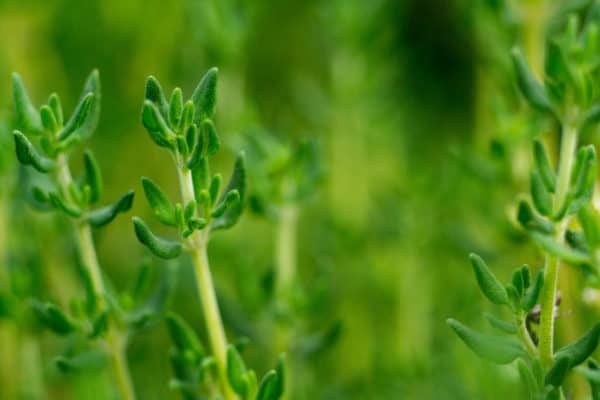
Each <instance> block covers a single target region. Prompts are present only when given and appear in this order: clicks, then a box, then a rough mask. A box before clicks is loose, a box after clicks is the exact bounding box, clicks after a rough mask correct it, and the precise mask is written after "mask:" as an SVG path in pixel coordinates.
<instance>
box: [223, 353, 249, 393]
mask: <svg viewBox="0 0 600 400" xmlns="http://www.w3.org/2000/svg"><path fill="white" fill-rule="evenodd" d="M244 375H246V365H245V364H244V360H243V359H242V357H241V356H240V353H238V351H237V349H236V348H235V346H233V345H229V346H227V380H228V381H229V384H230V385H231V388H232V389H233V390H234V391H235V392H236V393H237V394H239V395H240V396H246V393H247V392H248V387H247V386H246V382H245V380H244Z"/></svg>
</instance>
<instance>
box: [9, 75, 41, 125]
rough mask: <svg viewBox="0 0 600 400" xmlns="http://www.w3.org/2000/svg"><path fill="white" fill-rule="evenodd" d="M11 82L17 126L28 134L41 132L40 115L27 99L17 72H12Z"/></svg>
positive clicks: (27, 96)
mask: <svg viewBox="0 0 600 400" xmlns="http://www.w3.org/2000/svg"><path fill="white" fill-rule="evenodd" d="M12 84H13V101H14V103H15V115H16V119H17V120H16V122H17V126H18V127H19V129H23V130H24V131H25V132H27V133H28V134H30V135H39V134H41V133H42V131H43V128H42V121H41V119H40V115H39V113H38V111H37V109H36V108H35V107H34V106H33V104H32V103H31V100H29V95H28V94H27V90H26V89H25V86H24V85H23V81H22V80H21V77H20V76H19V74H17V73H13V74H12Z"/></svg>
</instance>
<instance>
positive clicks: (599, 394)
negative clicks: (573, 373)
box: [577, 360, 600, 400]
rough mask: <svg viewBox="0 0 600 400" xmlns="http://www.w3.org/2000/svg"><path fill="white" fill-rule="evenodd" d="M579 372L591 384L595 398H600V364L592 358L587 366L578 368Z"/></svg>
mask: <svg viewBox="0 0 600 400" xmlns="http://www.w3.org/2000/svg"><path fill="white" fill-rule="evenodd" d="M577 372H579V373H580V374H581V375H582V376H583V377H584V378H585V379H586V380H587V381H588V383H589V384H590V389H591V392H592V399H593V400H600V369H598V364H597V363H596V362H595V361H593V360H590V361H589V362H588V366H587V367H579V368H577Z"/></svg>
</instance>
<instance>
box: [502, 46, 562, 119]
mask: <svg viewBox="0 0 600 400" xmlns="http://www.w3.org/2000/svg"><path fill="white" fill-rule="evenodd" d="M512 59H513V65H514V68H515V72H516V75H517V82H518V84H519V89H521V93H523V96H524V97H525V98H526V99H527V101H528V102H529V104H531V106H532V107H534V108H536V109H538V110H540V111H544V112H548V113H553V111H554V110H553V106H552V103H551V102H550V98H549V97H548V94H547V93H546V89H545V88H544V86H543V85H542V84H541V83H540V82H539V81H538V80H537V78H536V77H535V75H534V74H533V72H532V71H531V69H530V68H529V65H528V64H527V61H525V57H523V53H521V50H520V49H519V48H516V47H515V48H513V50H512Z"/></svg>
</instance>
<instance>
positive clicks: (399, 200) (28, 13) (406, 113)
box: [0, 0, 596, 400]
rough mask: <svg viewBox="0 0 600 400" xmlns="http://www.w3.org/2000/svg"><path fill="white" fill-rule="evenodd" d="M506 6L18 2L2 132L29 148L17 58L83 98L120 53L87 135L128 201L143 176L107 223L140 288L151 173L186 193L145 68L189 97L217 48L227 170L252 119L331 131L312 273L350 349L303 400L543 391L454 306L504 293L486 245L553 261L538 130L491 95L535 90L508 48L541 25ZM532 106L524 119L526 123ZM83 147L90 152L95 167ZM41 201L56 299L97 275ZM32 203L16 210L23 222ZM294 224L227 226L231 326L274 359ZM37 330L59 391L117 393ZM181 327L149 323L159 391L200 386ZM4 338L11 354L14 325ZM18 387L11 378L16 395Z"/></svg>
mask: <svg viewBox="0 0 600 400" xmlns="http://www.w3.org/2000/svg"><path fill="white" fill-rule="evenodd" d="M475 3H477V4H475ZM488 3H489V4H488ZM495 3H496V2H493V1H488V2H483V4H480V2H470V1H466V0H453V1H435V0H404V1H394V0H377V1H354V0H350V1H347V0H334V1H326V0H308V1H294V0H283V1H269V0H255V1H252V2H244V1H235V0H225V1H217V0H207V1H198V0H175V1H168V2H167V1H156V0H85V1H74V0H44V1H41V0H40V1H33V0H20V1H12V0H0V119H2V120H3V121H4V122H3V126H5V125H6V127H5V128H4V129H2V130H1V131H0V133H1V134H2V135H3V138H0V145H2V146H4V147H7V148H9V147H10V146H12V144H11V143H10V138H9V139H8V140H7V139H6V138H7V137H9V136H10V135H9V132H10V130H9V129H8V126H10V125H11V124H12V104H11V93H10V73H11V72H12V71H18V72H19V73H20V74H21V76H22V77H23V79H24V81H25V82H26V83H27V86H28V89H29V91H30V94H31V96H32V97H33V99H34V101H35V103H36V104H41V103H42V102H43V101H45V100H46V96H47V95H48V94H49V93H51V92H52V91H57V92H58V93H60V95H61V98H62V101H63V105H64V106H65V109H66V110H67V112H70V110H72V108H73V107H74V105H75V102H76V100H77V98H78V96H79V93H80V88H81V86H82V84H83V82H84V80H85V77H86V76H87V74H88V73H89V71H90V70H92V69H93V68H98V69H99V71H100V76H101V81H102V91H103V94H102V114H101V120H100V125H99V128H98V131H97V133H96V134H95V136H94V137H93V138H92V139H91V141H90V142H89V143H88V146H89V147H91V148H93V149H94V151H95V154H96V155H97V158H98V161H99V162H100V164H101V166H102V168H103V175H104V179H105V183H106V194H105V199H106V201H107V202H108V201H110V200H112V199H115V198H116V197H117V196H119V195H120V194H121V193H122V192H124V191H125V190H127V189H129V188H133V189H135V190H136V192H137V193H138V197H137V199H136V201H135V204H134V207H133V210H132V211H131V212H130V214H128V215H126V216H124V217H119V218H118V219H117V221H116V222H114V223H113V224H111V225H110V226H108V227H107V228H105V229H104V230H102V231H100V232H99V233H98V234H97V236H96V239H97V244H98V251H99V258H100V261H101V263H102V265H103V267H104V268H105V270H106V271H107V275H108V276H109V278H110V279H111V281H112V282H114V284H115V286H116V287H117V288H118V289H124V288H126V287H128V285H130V284H131V282H132V280H133V277H134V275H135V272H136V270H137V268H138V266H139V264H140V262H141V261H142V260H143V259H144V257H148V256H149V255H148V253H147V252H146V250H145V249H144V248H142V246H140V245H139V243H137V241H136V239H135V236H134V234H133V229H132V226H131V221H130V216H131V215H140V216H143V217H148V218H150V217H151V211H150V209H149V207H148V206H147V204H146V202H145V201H144V199H143V198H142V197H143V196H141V185H140V177H141V176H149V177H151V178H152V179H154V180H155V181H157V182H158V183H159V184H160V185H161V186H162V187H163V188H164V189H165V190H167V191H168V192H169V193H170V194H171V195H173V196H176V195H177V182H176V180H175V179H174V177H175V176H176V175H175V170H174V168H173V166H172V162H171V160H170V159H169V157H168V155H167V153H166V152H164V151H162V149H160V148H158V147H157V146H155V145H154V144H153V143H152V142H151V140H150V139H149V137H148V135H147V133H146V132H145V130H144V129H143V127H142V125H141V123H140V110H141V105H142V99H143V88H144V82H145V79H146V77H147V76H148V75H155V76H157V77H158V78H159V79H160V81H161V82H162V84H163V87H164V89H165V90H166V91H167V92H168V93H170V91H171V90H172V89H173V88H174V87H175V86H176V85H177V86H180V87H181V88H182V89H183V91H184V95H185V94H187V96H189V95H190V94H191V92H192V90H193V88H194V87H195V85H196V84H197V81H198V80H199V79H200V77H201V76H202V75H203V73H204V72H205V71H206V70H207V69H208V68H209V67H211V66H218V67H219V89H218V107H217V114H216V119H215V123H216V126H217V129H218V130H219V133H220V137H221V140H222V141H223V143H224V145H225V150H224V151H221V152H220V153H219V155H218V156H217V158H216V160H215V161H216V166H215V168H216V169H220V170H221V171H223V172H224V175H225V176H227V175H228V174H229V172H230V170H231V166H232V160H233V155H234V154H235V151H236V150H238V148H239V147H240V143H242V141H241V140H240V138H241V136H242V135H244V134H247V133H248V132H251V131H252V130H253V129H264V130H266V131H269V132H271V133H272V134H273V135H275V136H277V137H278V138H280V139H281V140H283V141H292V142H293V141H297V140H299V139H301V138H304V137H310V138H316V139H318V140H319V142H320V143H321V149H322V154H321V156H322V161H323V164H324V166H325V170H326V179H325V181H324V182H323V184H322V185H321V187H320V188H319V190H318V192H317V194H316V195H315V196H314V197H313V198H312V199H311V200H310V201H309V202H307V203H306V204H304V205H303V206H302V210H301V216H300V220H299V243H298V252H299V254H298V264H299V270H300V280H301V285H302V286H304V287H306V288H309V289H310V290H308V292H310V293H312V294H313V295H314V297H315V300H314V301H313V303H312V304H310V305H308V306H306V314H307V316H306V318H307V319H308V321H309V323H308V326H309V329H310V330H312V331H314V332H315V333H318V332H323V331H325V330H327V329H328V328H329V327H331V326H333V325H335V324H336V323H337V322H338V321H339V322H340V323H341V331H340V336H339V338H338V340H337V341H335V343H334V344H333V345H332V346H331V347H330V348H328V349H327V350H325V351H322V352H319V353H318V354H312V355H310V356H307V357H305V358H303V359H302V361H301V362H300V363H299V365H298V368H296V370H295V371H294V372H295V373H296V375H295V376H294V378H293V379H294V381H295V388H296V390H295V395H294V397H292V399H440V400H441V399H477V400H479V399H501V398H506V399H508V398H523V396H524V395H525V392H524V388H523V387H522V386H521V384H520V383H519V380H518V376H517V375H516V370H515V369H513V368H510V367H497V366H493V365H491V364H489V363H488V362H486V361H483V360H480V359H479V358H477V357H476V356H475V355H473V354H472V353H470V352H469V351H468V349H466V347H464V345H463V344H462V343H460V342H459V341H458V340H457V338H456V337H455V336H454V335H453V334H452V332H451V331H450V329H449V328H448V327H447V326H446V324H445V320H446V318H448V317H450V316H452V317H455V318H459V319H461V320H462V321H465V322H466V323H467V324H469V325H470V326H475V327H483V326H484V320H483V317H482V312H483V311H488V310H491V309H492V307H491V306H489V305H488V304H486V303H485V302H484V301H483V298H482V296H481V295H480V294H479V293H478V291H477V287H476V285H475V282H474V279H473V278H472V276H471V270H470V267H469V264H468V259H467V254H468V252H470V251H476V252H479V253H481V254H482V255H484V256H486V257H487V259H488V260H489V262H490V264H491V265H492V266H493V268H494V269H495V270H496V271H497V273H498V275H499V276H501V277H502V278H504V279H508V276H509V274H510V271H511V270H512V269H513V268H515V267H517V266H518V265H519V263H523V262H527V263H529V264H530V265H533V266H534V267H540V266H541V258H540V255H539V254H537V253H536V252H535V248H534V247H533V246H531V245H530V244H528V243H527V240H526V238H525V237H524V235H523V234H522V233H521V232H519V231H518V230H517V229H516V228H515V227H514V226H513V225H511V222H510V218H511V216H512V215H513V214H514V210H512V209H511V207H514V204H515V202H514V200H515V199H516V195H517V194H518V193H520V192H524V191H525V190H526V188H527V185H526V177H524V176H522V175H523V172H522V171H526V169H525V168H521V167H520V165H519V164H518V163H517V164H514V166H513V168H512V169H511V168H508V167H506V162H509V163H513V161H515V160H520V159H524V160H525V161H524V165H525V166H526V165H527V162H528V161H527V159H528V157H529V155H528V153H527V148H526V143H527V141H526V139H527V136H526V135H525V136H526V137H525V138H523V135H521V136H518V135H517V134H515V136H516V137H517V138H516V139H515V138H514V137H510V134H506V132H501V129H500V128H502V127H499V126H497V125H495V123H494V120H493V116H492V115H493V110H494V107H495V105H494V104H492V103H494V101H493V100H489V99H492V98H494V96H495V95H496V94H497V93H498V91H501V90H502V89H501V88H503V87H505V86H507V87H508V91H510V90H513V89H514V88H512V86H511V84H510V83H508V84H507V83H506V82H507V80H508V81H509V79H506V75H507V73H506V68H507V67H506V64H507V63H508V62H507V60H508V48H510V46H511V45H512V44H513V42H519V41H520V40H521V39H519V38H520V37H522V36H523V35H522V32H519V33H514V31H513V28H512V26H511V22H510V18H509V19H508V20H503V19H501V18H500V19H494V18H492V17H490V19H489V20H485V19H483V18H484V16H489V15H488V14H486V13H485V12H483V11H481V10H482V8H484V7H487V6H488V5H489V6H490V7H492V8H493V7H494V5H493V4H495ZM491 14H493V13H491ZM494 24H496V25H494ZM511 32H512V33H511ZM504 50H506V51H504ZM508 75H510V74H508ZM515 118H516V116H515ZM522 125H523V123H522V121H516V122H515V126H517V128H515V131H518V132H521V131H523V130H526V127H523V126H522ZM506 130H510V129H509V128H507V129H506ZM498 135H500V136H502V135H504V136H502V137H503V138H506V137H510V140H508V142H507V143H505V144H506V146H507V148H508V149H509V150H507V152H510V154H508V155H506V154H505V155H504V156H503V157H505V158H504V159H502V157H500V158H501V160H500V161H498V159H497V158H494V156H493V154H491V153H492V152H491V151H490V141H491V139H492V138H494V137H496V136H498ZM515 143H516V144H515ZM513 144H515V145H514V147H511V146H512V145H513ZM524 146H525V147H524ZM519 152H521V153H523V154H521V153H519ZM2 154H3V156H2V157H3V160H0V168H2V169H3V173H2V175H0V176H1V177H0V179H2V184H1V186H2V187H5V184H4V182H6V186H9V183H16V186H18V185H19V179H18V178H17V179H15V177H17V176H19V175H18V173H19V172H18V170H17V168H16V163H15V162H14V156H12V153H11V152H10V151H4V152H2ZM519 157H520V158H519ZM80 158H81V157H79V155H78V154H75V155H74V156H73V160H74V166H75V168H78V165H80V162H79V161H78V160H79V159H80ZM506 160H509V161H506ZM250 185H252V182H250ZM1 190H2V189H0V191H1ZM9 197H10V196H8V195H7V196H4V197H3V200H4V201H10V200H6V198H9ZM24 210H25V211H24V215H25V216H26V217H25V216H24V217H23V218H27V219H26V220H27V221H31V220H37V221H38V222H37V223H36V225H32V226H35V227H34V228H32V229H34V230H36V231H38V230H42V231H40V232H41V233H39V234H31V237H32V238H33V239H34V240H35V241H36V244H35V245H32V247H33V248H35V249H37V250H35V251H38V252H39V253H40V254H43V255H44V256H43V257H42V260H43V262H42V269H43V279H42V281H43V283H42V287H44V288H45V292H44V296H47V297H49V298H50V299H53V300H56V301H59V302H66V301H68V300H67V299H64V298H63V297H64V296H63V295H64V293H79V294H81V289H79V286H78V284H77V279H78V278H77V272H76V266H75V265H74V262H73V260H74V257H73V254H72V253H73V249H72V245H71V244H70V242H69V237H68V232H69V227H68V225H67V224H65V223H60V222H57V221H58V219H56V220H55V219H53V218H52V217H49V216H44V217H40V216H39V214H36V213H35V212H32V211H31V210H30V209H29V208H27V207H25V208H24ZM8 214H10V213H8ZM14 216H15V218H14V219H12V220H11V224H21V225H22V222H19V220H18V218H17V215H16V214H15V215H14ZM39 218H41V220H42V222H39ZM2 223H3V224H4V221H2ZM53 224H58V227H57V228H52V227H51V226H52V225H53ZM3 229H4V230H3V232H2V233H0V239H2V238H3V237H9V236H11V229H12V228H11V226H6V225H5V227H4V228H3ZM19 229H20V230H21V231H25V232H27V229H28V227H27V226H25V227H23V226H21V227H20V228H19ZM53 232H54V233H53ZM56 232H60V235H57V234H56ZM45 233H49V234H52V235H54V236H51V237H48V236H45ZM159 233H160V230H159ZM275 234H276V232H275V227H274V225H273V224H272V223H270V222H269V221H267V220H264V219H261V218H259V217H257V216H253V215H252V214H251V213H249V212H248V213H246V214H245V216H244V217H243V219H242V221H241V223H240V224H239V225H238V226H236V227H235V228H234V229H232V230H230V231H227V232H225V233H223V234H220V235H218V236H217V235H215V237H214V239H213V241H212V242H211V245H210V252H211V259H212V268H213V272H214V274H215V276H216V277H215V280H216V283H217V288H218V292H219V296H220V299H221V304H222V307H223V309H224V314H225V323H226V325H227V327H228V333H229V337H230V339H235V338H237V337H241V336H249V337H250V339H251V344H250V345H249V347H248V349H247V351H246V354H247V357H248V361H249V362H248V363H249V364H250V365H253V366H256V368H257V370H258V373H259V375H262V374H263V373H264V372H265V371H266V369H267V368H268V367H269V366H270V365H272V364H273V362H274V360H275V355H274V354H272V352H269V351H265V350H264V349H265V348H266V349H268V348H269V342H270V340H272V338H270V337H268V336H267V335H266V333H265V332H263V331H261V329H260V324H258V323H257V322H256V321H259V320H260V319H261V318H263V317H264V315H263V314H264V313H265V310H264V308H265V306H266V305H265V294H264V292H265V289H264V287H265V279H266V277H267V276H268V274H269V271H270V269H271V268H272V264H273V262H274V260H273V252H274V246H275ZM3 235H4V236H3ZM7 243H9V244H10V243H11V242H10V240H8V241H7ZM31 251H34V250H31ZM153 262H154V263H155V264H156V265H157V267H159V269H160V268H165V267H166V263H165V262H163V261H160V260H158V259H154V260H153ZM176 264H178V265H179V280H178V287H177V293H176V296H175V298H174V301H173V304H172V306H171V307H172V308H173V309H175V310H177V311H178V312H179V313H181V314H182V315H184V316H185V317H186V318H187V319H188V321H190V323H191V324H192V325H193V326H194V327H195V328H196V329H197V331H198V332H199V333H200V335H201V336H202V337H205V332H204V331H203V328H202V327H203V323H202V316H201V315H200V314H199V313H198V310H199V305H198V303H197V296H196V293H195V289H194V287H193V285H192V283H191V282H192V279H191V270H190V266H189V265H187V264H186V262H181V263H176ZM574 279H575V281H574V282H573V283H572V284H573V285H575V286H577V285H578V284H579V283H578V281H577V280H576V279H577V278H576V277H575V278H574ZM63 292H64V293H63ZM61 296H62V297H61ZM574 304H575V305H574V307H575V306H577V308H576V309H574V311H573V313H574V314H575V316H574V317H573V321H577V323H578V324H581V326H584V327H585V326H588V325H589V323H590V321H592V320H593V319H594V317H595V316H596V312H595V311H593V310H589V309H585V308H582V307H581V306H580V304H578V301H576V302H575V303H574ZM267 306H268V305H267ZM566 318H569V317H566ZM568 324H569V322H566V323H565V325H568ZM484 329H485V328H484ZM575 331H577V330H575ZM580 331H581V330H580ZM38 334H39V335H40V336H39V338H41V339H40V346H41V348H40V349H41V352H40V360H39V363H41V365H42V370H43V377H44V386H45V391H46V393H47V397H45V398H46V399H48V400H53V399H77V400H87V399H90V400H92V399H99V400H100V399H102V400H104V399H109V398H111V397H110V396H111V394H110V390H109V388H107V385H108V382H109V378H108V377H107V376H106V375H107V372H106V371H104V372H102V371H103V370H102V369H98V370H95V371H92V372H90V373H79V374H77V373H76V374H74V375H67V376H65V375H61V374H59V373H58V372H57V371H56V369H55V367H54V366H53V364H52V358H53V357H54V356H56V355H57V354H59V353H60V351H61V342H60V340H58V339H56V338H54V337H52V335H50V334H49V333H47V332H45V333H41V332H40V333H38ZM22 340H25V339H22ZM170 346H171V345H170V343H169V340H168V338H167V335H166V330H165V327H164V325H162V324H161V325H158V326H157V327H156V328H155V329H153V330H150V331H148V332H147V333H146V334H144V335H141V336H137V337H135V338H134V339H133V341H132V344H131V347H130V349H129V354H128V355H129V360H130V364H131V368H132V374H133V380H134V383H135V386H136V389H137V391H138V395H139V399H142V400H154V399H157V400H158V399H161V400H162V399H176V398H179V395H178V393H177V392H175V391H173V390H170V389H169V384H168V383H169V379H170V378H171V375H172V374H171V371H170V367H169V362H168V349H169V347H170ZM0 353H3V354H4V358H7V357H6V354H10V352H9V351H8V350H7V349H2V343H0ZM15 357H16V356H15ZM34 362H35V360H34ZM3 365H5V364H3ZM4 372H6V371H4ZM11 373H14V375H13V376H14V379H15V380H16V381H18V382H20V384H21V385H24V386H27V385H28V374H27V365H26V364H19V361H17V360H16V358H15V367H14V371H11ZM29 384H31V383H30V382H29ZM2 393H3V387H1V386H0V399H7V397H6V395H3V394H2ZM18 398H19V399H21V398H22V399H25V398H30V397H26V396H23V397H18Z"/></svg>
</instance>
